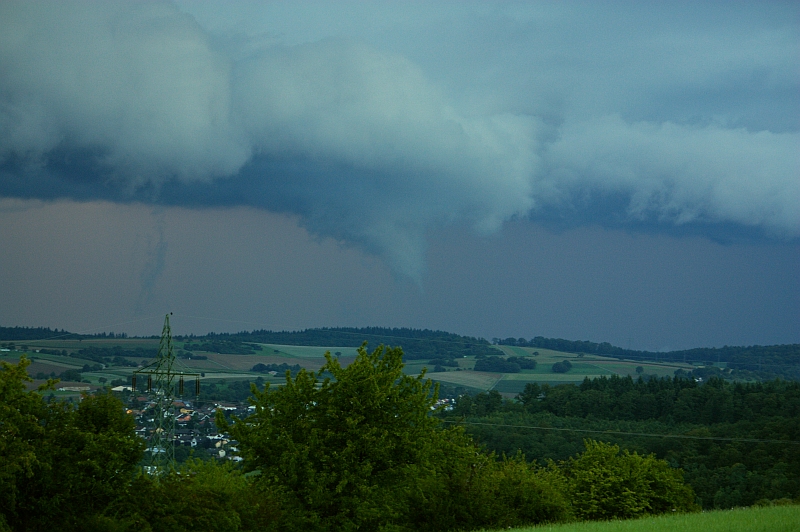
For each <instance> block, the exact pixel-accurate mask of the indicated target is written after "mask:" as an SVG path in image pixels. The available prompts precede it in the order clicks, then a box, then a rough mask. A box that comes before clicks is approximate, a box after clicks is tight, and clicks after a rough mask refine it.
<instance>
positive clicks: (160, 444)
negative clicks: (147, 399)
mask: <svg viewBox="0 0 800 532" xmlns="http://www.w3.org/2000/svg"><path fill="white" fill-rule="evenodd" d="M170 314H172V313H170ZM170 314H167V315H166V316H165V317H164V327H163V329H162V330H161V341H160V342H159V344H158V355H157V356H156V360H155V361H154V362H153V363H152V364H149V365H148V366H146V367H144V368H142V369H140V370H137V371H135V372H134V373H133V378H132V384H133V388H134V392H135V388H136V375H137V374H138V375H147V385H148V392H150V394H151V396H152V395H153V394H154V395H155V398H154V404H153V409H154V414H153V433H152V435H151V436H150V442H149V445H148V447H147V452H148V453H149V457H148V458H149V460H148V463H147V465H148V468H149V471H150V472H151V473H154V474H160V473H163V472H166V471H169V470H173V469H175V419H176V418H177V414H176V407H175V405H174V402H175V399H176V395H175V379H176V377H178V378H179V379H180V380H179V382H180V385H181V386H180V388H181V389H180V392H179V393H180V395H181V396H182V395H183V391H184V390H183V382H184V381H183V377H185V376H194V377H196V378H197V379H198V380H197V382H196V385H195V395H199V393H200V381H199V379H200V375H199V374H197V373H185V372H176V371H174V369H173V367H174V365H175V352H174V350H173V346H172V328H171V327H170V325H169V317H170ZM153 376H155V383H153Z"/></svg>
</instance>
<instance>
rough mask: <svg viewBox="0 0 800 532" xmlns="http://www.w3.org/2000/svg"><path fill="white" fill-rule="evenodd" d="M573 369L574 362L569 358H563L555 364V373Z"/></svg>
mask: <svg viewBox="0 0 800 532" xmlns="http://www.w3.org/2000/svg"><path fill="white" fill-rule="evenodd" d="M571 369H572V363H571V362H570V361H569V360H562V361H561V362H556V363H555V364H553V373H566V372H568V371H569V370H571Z"/></svg>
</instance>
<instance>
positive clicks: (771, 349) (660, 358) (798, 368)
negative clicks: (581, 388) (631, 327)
mask: <svg viewBox="0 0 800 532" xmlns="http://www.w3.org/2000/svg"><path fill="white" fill-rule="evenodd" d="M495 343H497V344H499V345H509V346H517V347H533V348H540V349H552V350H554V351H566V352H568V353H579V354H580V353H585V354H588V355H603V356H611V357H617V358H626V359H628V360H642V361H644V360H648V361H656V362H686V363H690V364H691V363H701V364H708V365H711V364H714V363H721V362H725V363H726V364H727V367H728V368H731V369H743V370H748V371H753V372H759V373H762V374H764V376H766V375H767V374H769V375H773V376H777V377H782V378H785V379H789V380H800V344H783V345H769V346H761V345H751V346H747V347H745V346H727V345H726V346H724V347H697V348H694V349H684V350H680V351H667V352H664V353H661V352H653V351H636V350H632V349H623V348H621V347H615V346H613V345H611V344H609V343H608V342H603V343H595V342H588V341H573V340H564V339H561V338H544V337H542V336H537V337H535V338H532V339H531V340H525V339H524V338H518V339H515V338H506V339H499V338H495Z"/></svg>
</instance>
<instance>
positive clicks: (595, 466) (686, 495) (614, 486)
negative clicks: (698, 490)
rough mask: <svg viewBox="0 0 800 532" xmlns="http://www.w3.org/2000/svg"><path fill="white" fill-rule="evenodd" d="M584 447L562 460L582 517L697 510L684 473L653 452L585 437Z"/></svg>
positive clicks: (574, 507) (614, 516)
mask: <svg viewBox="0 0 800 532" xmlns="http://www.w3.org/2000/svg"><path fill="white" fill-rule="evenodd" d="M584 446H585V447H586V451H584V452H583V453H581V454H580V455H578V456H577V457H576V458H570V459H569V460H567V461H565V462H562V463H561V466H562V470H563V474H564V475H565V477H566V480H567V493H568V494H569V497H570V499H571V500H572V504H573V509H574V512H575V515H576V516H577V517H578V518H580V519H629V518H632V517H640V516H643V515H648V514H661V513H666V512H673V511H678V512H689V511H696V510H699V507H698V506H697V505H696V504H695V502H694V500H695V495H694V491H692V488H691V487H689V486H687V485H686V484H684V482H683V473H682V472H681V471H680V470H678V469H673V468H672V467H670V466H669V464H668V463H667V462H666V461H664V460H659V459H657V458H656V457H655V455H652V454H651V455H648V456H641V455H639V454H637V453H631V452H629V451H627V450H625V451H623V452H622V453H620V449H619V446H617V445H610V444H607V443H602V442H597V441H593V440H584Z"/></svg>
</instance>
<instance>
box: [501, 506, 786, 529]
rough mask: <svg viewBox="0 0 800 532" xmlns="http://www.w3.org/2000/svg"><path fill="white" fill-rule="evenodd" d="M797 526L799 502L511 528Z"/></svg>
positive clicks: (758, 527)
mask: <svg viewBox="0 0 800 532" xmlns="http://www.w3.org/2000/svg"><path fill="white" fill-rule="evenodd" d="M798 529H800V506H798V505H787V506H765V507H751V508H737V509H734V510H718V511H712V512H702V513H692V514H678V515H660V516H656V517H646V518H642V519H629V520H624V521H585V522H581V523H571V524H564V525H539V526H533V527H523V528H514V529H511V532H639V531H643V530H646V531H647V532H673V531H675V530H680V531H681V532H731V531H735V532H794V531H796V530H798ZM506 530H508V529H506Z"/></svg>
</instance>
